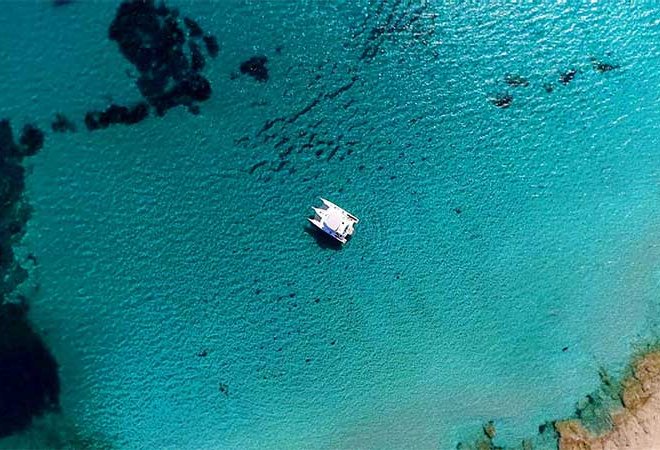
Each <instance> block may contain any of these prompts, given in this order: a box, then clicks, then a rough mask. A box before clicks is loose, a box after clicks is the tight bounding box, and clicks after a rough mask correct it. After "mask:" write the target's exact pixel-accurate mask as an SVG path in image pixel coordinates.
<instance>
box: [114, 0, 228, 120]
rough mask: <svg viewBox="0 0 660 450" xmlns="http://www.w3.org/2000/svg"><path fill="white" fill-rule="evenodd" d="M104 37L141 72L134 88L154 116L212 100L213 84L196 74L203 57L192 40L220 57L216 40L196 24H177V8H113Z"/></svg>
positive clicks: (140, 4) (143, 1)
mask: <svg viewBox="0 0 660 450" xmlns="http://www.w3.org/2000/svg"><path fill="white" fill-rule="evenodd" d="M182 22H183V25H184V26H185V28H187V30H188V33H185V32H184V29H183V27H182V24H181V23H182ZM108 36H109V38H110V40H112V41H115V42H117V44H118V45H119V50H120V51H121V53H122V55H124V57H125V58H126V59H127V60H128V61H129V62H130V63H131V64H133V65H134V66H135V67H136V68H137V70H138V71H139V76H138V78H137V86H138V89H139V90H140V93H141V94H142V96H143V97H144V99H145V100H146V101H147V103H148V104H149V105H151V106H152V107H154V108H155V110H156V114H157V115H159V116H162V115H164V114H165V112H166V111H167V110H168V109H170V108H173V107H175V106H179V105H183V106H187V107H188V108H189V109H190V110H191V111H192V112H195V111H197V108H198V105H197V104H198V103H199V102H203V101H205V100H208V99H209V98H210V97H211V83H210V82H209V80H208V79H206V78H205V77H204V76H203V75H202V74H201V73H200V71H201V70H202V69H203V68H204V66H205V59H204V55H203V53H202V51H201V47H200V46H199V45H198V44H197V43H196V42H195V40H198V41H199V40H201V41H203V42H204V44H205V48H206V50H207V53H208V54H209V56H211V57H215V56H216V55H217V54H218V51H219V47H218V44H217V41H216V40H215V38H214V37H213V36H211V35H204V31H203V30H202V28H201V27H200V26H199V24H198V23H197V22H195V21H194V20H192V19H190V18H187V17H184V18H183V19H182V20H180V19H179V12H178V11H177V10H176V9H170V8H167V7H166V6H165V5H164V4H163V3H161V4H159V5H158V6H156V5H155V3H154V1H153V0H125V1H123V2H122V3H121V4H120V5H119V8H118V9H117V13H116V16H115V18H114V20H113V21H112V23H111V24H110V29H109V32H108ZM186 44H187V45H186ZM186 49H187V51H186ZM112 123H117V122H112ZM121 123H125V122H121Z"/></svg>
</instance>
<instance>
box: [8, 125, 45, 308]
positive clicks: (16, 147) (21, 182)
mask: <svg viewBox="0 0 660 450" xmlns="http://www.w3.org/2000/svg"><path fill="white" fill-rule="evenodd" d="M43 143H44V134H43V132H42V131H41V130H40V129H38V128H37V127H35V126H33V125H26V126H25V127H24V128H23V131H22V133H21V136H20V138H19V142H18V143H16V141H15V140H14V133H13V131H12V127H11V124H10V123H9V121H8V120H6V119H5V120H0V175H1V176H0V275H1V276H0V303H2V301H3V300H4V298H5V296H6V295H7V294H9V293H11V292H12V291H13V290H14V289H15V288H16V286H18V285H19V284H21V283H22V282H23V281H25V279H26V278H27V271H26V270H25V269H24V268H23V267H21V265H20V264H19V263H18V261H16V259H15V257H14V250H13V244H14V243H16V242H18V241H19V240H20V239H21V238H22V237H23V233H24V229H25V224H26V223H27V220H28V218H29V216H30V209H29V207H28V205H27V204H26V203H25V202H23V190H24V188H25V168H24V167H23V165H22V164H21V162H22V160H23V158H25V157H28V156H33V155H34V154H36V153H37V152H38V151H39V149H41V147H42V146H43Z"/></svg>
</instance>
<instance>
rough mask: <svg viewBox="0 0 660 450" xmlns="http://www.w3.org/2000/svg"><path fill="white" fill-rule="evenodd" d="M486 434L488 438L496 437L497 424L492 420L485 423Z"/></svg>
mask: <svg viewBox="0 0 660 450" xmlns="http://www.w3.org/2000/svg"><path fill="white" fill-rule="evenodd" d="M484 434H485V435H486V437H487V438H488V439H494V438H495V424H494V423H493V421H492V420H491V421H489V422H488V423H487V424H485V425H484Z"/></svg>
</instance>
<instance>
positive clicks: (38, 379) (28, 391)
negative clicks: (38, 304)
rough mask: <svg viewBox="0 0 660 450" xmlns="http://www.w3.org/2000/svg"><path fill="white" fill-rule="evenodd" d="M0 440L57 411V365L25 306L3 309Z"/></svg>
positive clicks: (0, 315)
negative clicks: (42, 416)
mask: <svg viewBox="0 0 660 450" xmlns="http://www.w3.org/2000/svg"><path fill="white" fill-rule="evenodd" d="M0 330H2V335H1V336H0V368H1V372H0V373H1V375H2V382H1V383H0V437H5V436H9V435H11V434H14V433H16V432H18V431H21V430H24V429H26V428H27V427H28V426H29V425H30V423H31V422H32V418H33V417H36V416H40V415H42V414H43V413H45V412H47V411H52V410H57V409H58V407H59V406H58V405H59V395H60V380H59V375H58V372H57V370H58V369H57V363H56V362H55V359H54V358H53V356H52V355H51V353H50V352H49V350H48V349H47V348H46V346H45V344H44V343H43V341H42V340H41V338H40V337H39V336H38V335H37V334H36V333H35V332H34V330H32V327H31V326H30V324H29V323H28V321H27V318H26V309H25V308H24V307H23V306H21V305H16V304H13V303H5V304H2V305H0Z"/></svg>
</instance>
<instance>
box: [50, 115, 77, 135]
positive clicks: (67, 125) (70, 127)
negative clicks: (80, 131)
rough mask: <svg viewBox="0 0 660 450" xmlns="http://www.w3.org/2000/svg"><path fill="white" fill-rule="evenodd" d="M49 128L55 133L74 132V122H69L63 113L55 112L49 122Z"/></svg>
mask: <svg viewBox="0 0 660 450" xmlns="http://www.w3.org/2000/svg"><path fill="white" fill-rule="evenodd" d="M50 128H51V130H53V131H54V132H55V133H66V132H71V133H73V132H75V131H76V124H74V123H73V122H71V121H70V120H69V119H68V118H67V117H66V116H65V115H64V114H62V113H57V114H55V120H53V122H52V123H51V124H50Z"/></svg>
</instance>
